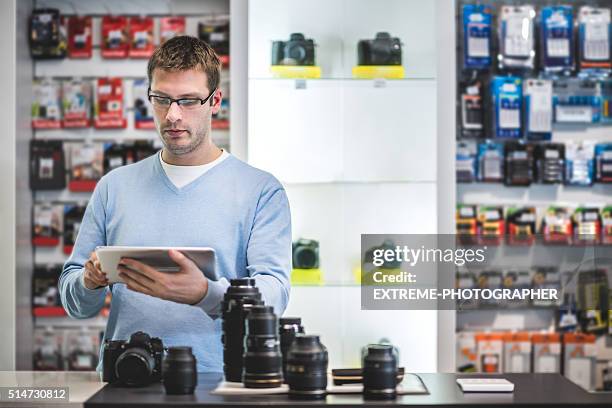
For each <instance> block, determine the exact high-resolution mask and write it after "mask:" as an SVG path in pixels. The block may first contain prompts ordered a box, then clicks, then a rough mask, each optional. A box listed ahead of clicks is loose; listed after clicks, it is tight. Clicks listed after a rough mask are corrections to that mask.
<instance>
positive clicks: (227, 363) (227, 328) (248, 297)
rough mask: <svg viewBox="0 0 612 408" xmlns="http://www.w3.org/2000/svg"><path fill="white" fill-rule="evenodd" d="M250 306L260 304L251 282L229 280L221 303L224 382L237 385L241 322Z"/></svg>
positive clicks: (241, 368) (259, 294) (241, 360)
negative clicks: (231, 382)
mask: <svg viewBox="0 0 612 408" xmlns="http://www.w3.org/2000/svg"><path fill="white" fill-rule="evenodd" d="M254 305H263V302H262V300H261V293H259V290H258V289H257V288H256V287H255V279H250V278H245V279H232V280H231V281H230V286H229V288H227V291H226V292H225V295H224V297H223V302H222V303H221V308H222V316H223V323H222V328H223V335H222V337H221V341H222V342H223V372H224V374H225V379H226V381H233V382H241V381H242V370H243V363H244V362H243V355H244V334H245V332H244V327H245V326H244V322H245V318H246V315H247V314H248V312H249V310H250V309H251V307H252V306H254Z"/></svg>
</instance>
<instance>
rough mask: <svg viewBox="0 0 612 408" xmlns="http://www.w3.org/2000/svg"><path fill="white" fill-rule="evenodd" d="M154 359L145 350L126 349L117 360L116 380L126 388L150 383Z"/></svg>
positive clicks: (136, 348)
mask: <svg viewBox="0 0 612 408" xmlns="http://www.w3.org/2000/svg"><path fill="white" fill-rule="evenodd" d="M154 367H155V359H154V358H153V356H152V355H151V354H150V353H148V352H147V351H146V350H144V349H142V348H138V347H134V348H130V349H127V350H126V351H125V352H123V354H121V355H120V356H119V358H118V359H117V363H116V364H115V370H116V374H117V378H119V379H120V380H121V382H122V383H123V384H124V385H127V386H128V387H140V386H143V385H146V384H148V383H150V381H151V380H150V378H151V376H152V374H153V368H154Z"/></svg>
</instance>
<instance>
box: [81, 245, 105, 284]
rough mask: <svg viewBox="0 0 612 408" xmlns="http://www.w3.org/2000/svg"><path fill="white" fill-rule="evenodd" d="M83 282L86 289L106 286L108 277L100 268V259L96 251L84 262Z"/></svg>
mask: <svg viewBox="0 0 612 408" xmlns="http://www.w3.org/2000/svg"><path fill="white" fill-rule="evenodd" d="M83 282H84V283H85V287H86V288H87V289H99V288H102V287H104V286H108V278H107V277H106V274H105V273H104V272H102V270H101V269H100V261H99V260H98V256H97V255H96V252H95V251H94V252H92V253H91V255H90V256H89V259H88V260H87V262H85V272H84V275H83Z"/></svg>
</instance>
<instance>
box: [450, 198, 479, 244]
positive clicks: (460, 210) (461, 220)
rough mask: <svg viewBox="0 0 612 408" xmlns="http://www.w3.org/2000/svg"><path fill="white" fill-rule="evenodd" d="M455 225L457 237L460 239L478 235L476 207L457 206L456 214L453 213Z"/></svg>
mask: <svg viewBox="0 0 612 408" xmlns="http://www.w3.org/2000/svg"><path fill="white" fill-rule="evenodd" d="M455 224H456V229H457V235H459V236H461V238H463V237H464V236H476V234H477V233H478V230H477V215H476V206H475V205H465V204H458V205H457V212H456V213H455Z"/></svg>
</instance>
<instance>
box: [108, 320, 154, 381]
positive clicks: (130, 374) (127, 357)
mask: <svg viewBox="0 0 612 408" xmlns="http://www.w3.org/2000/svg"><path fill="white" fill-rule="evenodd" d="M163 355H164V345H163V343H162V341H161V339H159V338H157V337H153V338H152V337H151V336H149V335H148V334H147V333H144V332H141V331H139V332H136V333H133V334H132V335H131V336H130V340H129V341H125V340H106V341H105V342H104V350H103V354H102V358H103V361H102V380H103V381H104V382H108V383H114V384H117V385H122V386H126V387H140V386H144V385H148V384H151V383H153V382H158V381H161V378H162V358H163Z"/></svg>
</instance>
